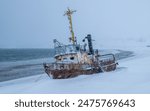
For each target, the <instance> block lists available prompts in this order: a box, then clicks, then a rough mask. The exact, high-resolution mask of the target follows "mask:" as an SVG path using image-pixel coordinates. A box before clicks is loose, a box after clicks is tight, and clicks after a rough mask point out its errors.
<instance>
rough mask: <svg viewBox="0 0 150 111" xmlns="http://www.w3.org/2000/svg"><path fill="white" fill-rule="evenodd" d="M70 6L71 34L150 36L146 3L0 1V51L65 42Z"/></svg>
mask: <svg viewBox="0 0 150 111" xmlns="http://www.w3.org/2000/svg"><path fill="white" fill-rule="evenodd" d="M67 7H70V8H71V9H75V10H77V12H76V13H75V14H74V15H73V25H74V30H75V34H76V36H77V37H78V39H79V40H80V39H81V38H83V37H84V36H85V35H86V34H88V33H91V34H93V35H94V37H97V38H100V39H104V38H108V39H109V38H110V37H112V38H114V39H115V38H117V37H120V38H139V37H143V38H148V37H150V0H0V48H49V47H52V46H53V44H52V41H53V39H54V38H56V39H58V40H59V41H61V42H66V41H68V37H69V35H70V34H69V30H68V20H67V18H66V17H64V16H63V14H64V11H65V10H66V9H67Z"/></svg>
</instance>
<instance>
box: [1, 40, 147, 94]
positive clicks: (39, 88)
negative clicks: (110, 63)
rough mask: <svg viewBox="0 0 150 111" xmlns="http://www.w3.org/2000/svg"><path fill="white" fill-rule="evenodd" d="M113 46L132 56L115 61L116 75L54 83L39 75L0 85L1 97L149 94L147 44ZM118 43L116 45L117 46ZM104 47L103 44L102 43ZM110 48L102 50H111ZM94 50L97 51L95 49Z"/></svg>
mask: <svg viewBox="0 0 150 111" xmlns="http://www.w3.org/2000/svg"><path fill="white" fill-rule="evenodd" d="M110 42H111V44H112V42H116V44H114V48H116V49H117V48H120V50H128V51H132V52H134V56H132V57H128V58H125V59H121V60H118V62H119V65H118V68H117V70H116V71H113V72H107V73H106V72H105V73H99V74H93V75H82V76H78V77H75V78H71V79H62V80H54V79H51V78H49V77H48V76H47V74H45V73H44V74H41V75H36V76H30V77H25V78H21V79H15V80H10V81H6V82H1V83H0V93H14V94H26V93H29V94H35V93H37V94H41V93H42V94H45V93H46V94H47V93H48V94H64V93H67V94H82V93H86V94H93V93H94V94H101V93H106V94H107V93H108V94H112V93H123V94H124V93H125V94H130V93H138V94H139V93H150V70H149V67H150V62H149V61H150V47H148V41H133V40H131V41H130V40H128V44H127V45H126V42H127V41H126V42H120V41H119V40H118V41H110ZM117 42H118V43H117ZM102 43H103V42H102ZM111 44H109V43H107V44H101V46H100V47H101V48H103V49H104V48H106V49H110V50H111V49H112V47H111ZM97 47H99V46H98V45H97Z"/></svg>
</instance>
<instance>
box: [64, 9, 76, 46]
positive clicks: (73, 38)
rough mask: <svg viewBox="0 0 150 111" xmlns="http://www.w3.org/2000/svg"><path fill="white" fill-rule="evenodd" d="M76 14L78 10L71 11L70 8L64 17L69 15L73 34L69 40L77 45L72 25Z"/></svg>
mask: <svg viewBox="0 0 150 111" xmlns="http://www.w3.org/2000/svg"><path fill="white" fill-rule="evenodd" d="M74 12H76V10H70V9H69V8H68V10H67V11H66V12H65V14H64V16H65V15H67V16H68V20H69V25H70V26H69V29H70V33H71V37H70V38H69V39H70V41H72V43H73V44H76V38H75V36H74V31H73V25H72V14H73V13H74Z"/></svg>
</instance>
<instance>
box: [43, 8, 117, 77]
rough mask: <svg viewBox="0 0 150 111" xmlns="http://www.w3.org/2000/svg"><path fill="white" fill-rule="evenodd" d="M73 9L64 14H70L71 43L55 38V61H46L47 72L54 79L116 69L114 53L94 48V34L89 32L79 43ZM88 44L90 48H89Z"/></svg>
mask: <svg viewBox="0 0 150 111" xmlns="http://www.w3.org/2000/svg"><path fill="white" fill-rule="evenodd" d="M74 12H76V11H72V10H70V9H69V8H68V10H67V11H66V13H65V14H64V15H67V16H68V20H69V29H70V33H71V37H70V38H69V40H70V42H71V43H70V44H67V45H64V44H62V43H60V42H59V41H57V40H56V39H54V41H53V42H54V50H55V56H54V59H55V62H53V63H44V69H45V72H46V73H47V74H48V75H49V76H50V77H52V78H53V79H65V78H70V77H74V76H78V75H82V74H94V73H100V72H105V71H113V70H115V69H116V65H117V63H116V61H115V56H114V55H113V54H106V55H100V54H99V50H96V49H94V48H93V44H92V36H91V35H90V34H88V35H87V36H86V37H84V39H83V45H81V44H77V40H76V37H75V35H74V31H73V25H72V14H73V13H74ZM87 44H88V48H87Z"/></svg>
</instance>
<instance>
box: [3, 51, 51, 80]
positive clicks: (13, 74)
mask: <svg viewBox="0 0 150 111" xmlns="http://www.w3.org/2000/svg"><path fill="white" fill-rule="evenodd" d="M53 56H54V50H53V49H0V82H2V81H6V80H11V79H17V78H20V77H26V76H32V75H37V74H43V73H44V68H43V63H47V62H52V60H53V58H52V57H53Z"/></svg>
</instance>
